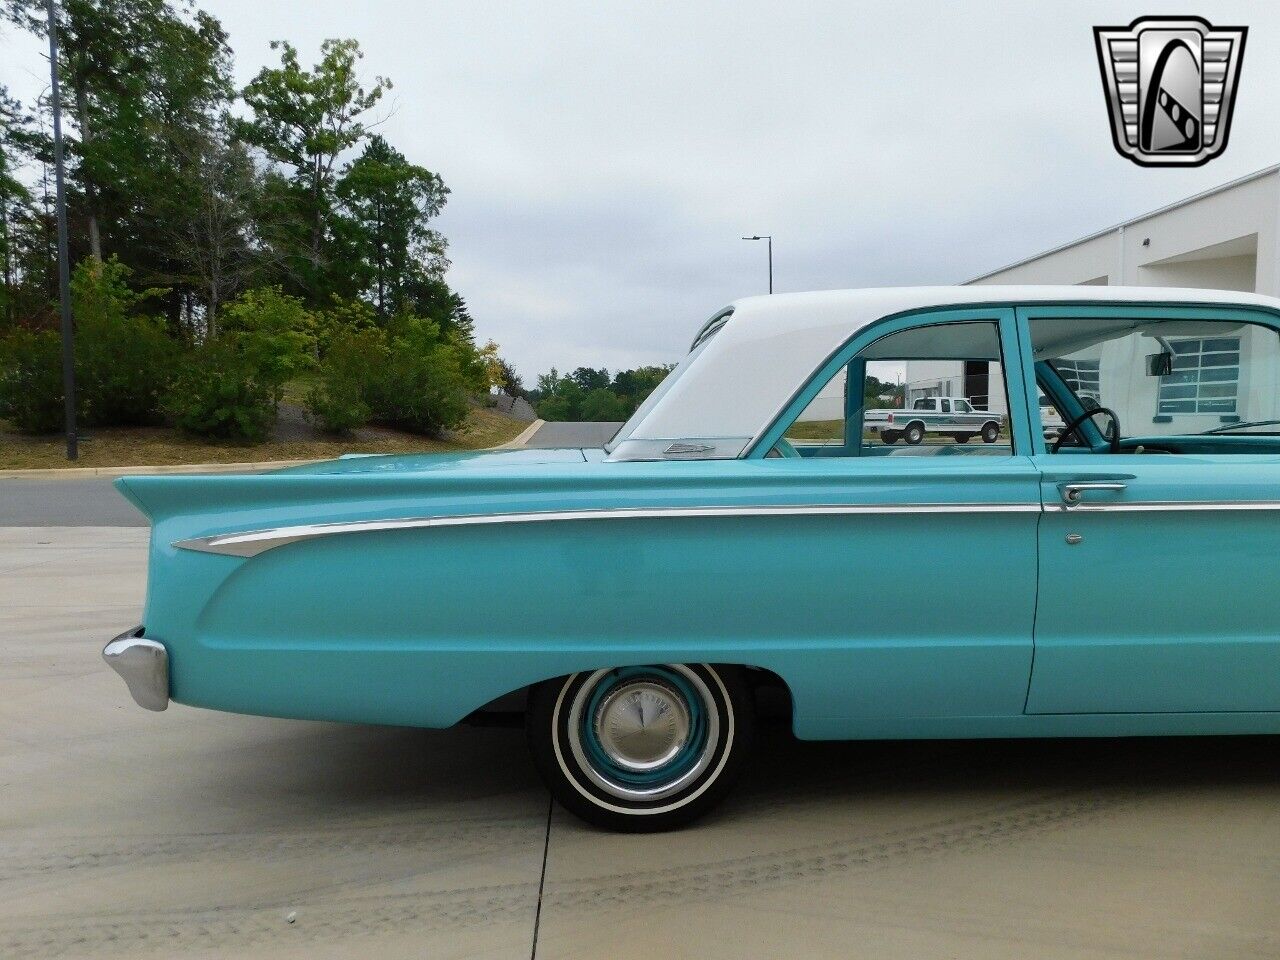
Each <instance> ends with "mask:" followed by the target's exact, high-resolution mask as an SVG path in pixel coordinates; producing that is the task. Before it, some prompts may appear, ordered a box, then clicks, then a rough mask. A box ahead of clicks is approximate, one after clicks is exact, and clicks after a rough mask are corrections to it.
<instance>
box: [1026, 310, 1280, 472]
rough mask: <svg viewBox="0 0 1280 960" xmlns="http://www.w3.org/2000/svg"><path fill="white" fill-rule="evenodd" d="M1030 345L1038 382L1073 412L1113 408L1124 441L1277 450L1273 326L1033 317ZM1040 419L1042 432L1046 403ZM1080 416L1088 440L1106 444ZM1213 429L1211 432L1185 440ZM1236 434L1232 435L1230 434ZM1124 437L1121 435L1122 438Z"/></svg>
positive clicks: (1171, 449)
mask: <svg viewBox="0 0 1280 960" xmlns="http://www.w3.org/2000/svg"><path fill="white" fill-rule="evenodd" d="M1030 326H1031V343H1032V354H1033V356H1034V359H1035V360H1036V363H1037V377H1038V379H1039V380H1040V386H1041V388H1042V389H1044V390H1045V391H1047V392H1048V393H1049V394H1051V395H1053V396H1051V399H1053V397H1057V400H1055V401H1054V403H1055V406H1057V407H1058V408H1059V409H1061V410H1062V411H1063V418H1064V419H1070V417H1071V416H1074V415H1076V414H1078V413H1080V412H1082V411H1084V410H1091V409H1096V408H1097V407H1099V406H1102V407H1106V408H1108V409H1110V410H1113V411H1115V414H1116V416H1117V417H1118V419H1119V425H1120V438H1121V441H1122V448H1124V449H1125V450H1129V451H1132V450H1138V449H1141V450H1144V451H1145V450H1151V451H1153V452H1156V451H1158V452H1161V453H1190V452H1196V453H1205V452H1212V453H1233V452H1250V453H1264V452H1272V451H1270V450H1269V448H1267V447H1266V445H1265V444H1263V445H1262V446H1260V445H1259V439H1260V438H1261V437H1266V436H1272V437H1276V438H1277V441H1276V444H1275V451H1274V452H1280V424H1278V423H1277V421H1280V333H1277V331H1276V330H1275V329H1274V328H1272V327H1268V326H1264V325H1262V324H1258V323H1246V322H1239V321H1232V320H1194V319H1192V320H1185V319H1177V320H1172V319H1162V318H1151V319H1141V318H1138V319H1135V318H1127V317H1115V316H1102V317H1097V318H1079V317H1073V318H1051V317H1036V318H1033V319H1032V320H1031V323H1030ZM1041 412H1042V416H1041V421H1042V425H1043V426H1045V428H1046V431H1045V435H1046V437H1048V436H1049V432H1048V429H1047V428H1048V422H1047V419H1046V418H1047V415H1048V410H1047V408H1046V407H1044V405H1043V404H1042V405H1041ZM1097 422H1098V427H1097V428H1094V427H1091V426H1088V425H1086V427H1085V428H1084V431H1083V432H1084V433H1085V434H1086V437H1087V439H1088V445H1086V446H1079V447H1077V449H1076V451H1075V452H1077V453H1080V452H1091V451H1093V452H1097V451H1100V450H1102V449H1103V446H1102V444H1101V443H1100V430H1101V428H1103V427H1104V426H1106V424H1107V423H1109V422H1110V418H1109V417H1106V416H1105V415H1104V416H1101V417H1099V418H1097ZM1205 436H1212V437H1214V438H1215V439H1214V440H1212V441H1204V440H1198V441H1192V440H1191V439H1190V438H1193V437H1205ZM1232 437H1235V438H1237V439H1236V440H1235V441H1232V440H1231V439H1230V438H1232ZM1125 441H1128V442H1127V443H1126V442H1125Z"/></svg>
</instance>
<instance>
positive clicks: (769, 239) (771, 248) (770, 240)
mask: <svg viewBox="0 0 1280 960" xmlns="http://www.w3.org/2000/svg"><path fill="white" fill-rule="evenodd" d="M742 239H743V240H768V241H769V292H770V293H773V237H772V236H764V237H743V238H742Z"/></svg>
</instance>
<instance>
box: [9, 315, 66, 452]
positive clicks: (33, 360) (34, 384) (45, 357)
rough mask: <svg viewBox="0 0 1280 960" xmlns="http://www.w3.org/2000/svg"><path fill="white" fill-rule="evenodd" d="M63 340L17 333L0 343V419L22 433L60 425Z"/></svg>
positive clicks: (47, 430)
mask: <svg viewBox="0 0 1280 960" xmlns="http://www.w3.org/2000/svg"><path fill="white" fill-rule="evenodd" d="M62 401H63V395H62V338H61V337H59V336H58V334H56V333H54V332H53V331H50V330H40V331H33V330H23V329H18V330H14V331H13V332H12V333H10V334H9V335H8V336H7V337H5V338H4V340H0V417H3V418H5V419H6V420H9V421H10V422H11V423H12V424H13V425H14V426H15V427H16V428H17V429H19V430H21V431H22V432H23V433H53V432H55V431H57V430H60V429H62V425H63V405H62Z"/></svg>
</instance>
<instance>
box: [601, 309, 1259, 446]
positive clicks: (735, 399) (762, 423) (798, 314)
mask: <svg viewBox="0 0 1280 960" xmlns="http://www.w3.org/2000/svg"><path fill="white" fill-rule="evenodd" d="M1037 303H1056V304H1086V303H1095V304H1102V305H1106V304H1123V303H1153V304H1170V305H1173V304H1190V305H1196V304H1202V305H1214V306H1248V307H1262V308H1266V309H1270V310H1280V300H1278V299H1276V298H1274V297H1265V296H1261V295H1259V294H1253V293H1241V292H1237V291H1232V290H1200V289H1188V288H1180V287H1095V286H1034V285H1020V286H996V285H991V286H987V285H978V286H969V287H873V288H868V289H862V290H824V291H817V292H812V293H780V294H773V295H768V296H759V297H746V298H743V299H741V300H736V301H734V302H733V303H732V304H731V309H732V311H733V315H732V317H730V319H729V321H728V322H727V323H725V324H724V326H723V328H722V329H720V331H719V332H718V333H717V334H716V335H715V336H714V337H713V338H712V339H711V340H710V341H708V342H707V344H706V346H705V347H704V348H703V349H702V350H701V351H700V352H698V353H697V355H696V356H693V357H692V359H691V360H689V359H686V363H687V364H688V366H687V368H686V369H685V370H684V371H682V375H681V376H680V377H679V378H678V379H676V380H675V381H674V382H673V383H672V384H671V385H670V387H669V388H668V389H666V390H665V391H661V390H660V391H659V393H658V395H657V396H656V397H655V399H654V402H653V403H646V404H644V405H642V406H641V407H640V409H639V410H637V411H636V415H635V416H633V417H632V419H631V420H630V421H628V422H627V424H626V425H624V426H623V428H622V430H620V431H619V432H618V435H617V437H616V438H615V439H614V441H613V442H612V443H611V444H610V450H611V451H612V455H611V459H667V458H670V457H671V456H672V454H666V453H664V450H665V447H666V446H668V445H670V444H671V443H676V442H682V443H688V444H690V445H691V447H711V448H714V449H711V450H696V449H693V450H690V451H688V455H689V456H691V457H698V458H703V457H723V456H738V455H739V454H740V453H741V452H742V450H744V449H746V448H747V447H748V446H749V445H750V444H751V443H752V442H753V441H754V440H755V439H756V438H757V437H759V436H760V435H761V434H762V433H763V432H764V431H765V430H766V429H768V427H769V426H770V424H772V423H773V421H774V420H775V419H776V418H777V417H778V416H779V414H781V412H782V410H783V409H784V408H785V406H786V405H787V404H788V403H789V402H790V400H791V398H792V397H793V396H794V395H795V393H796V391H798V390H799V389H800V388H801V387H803V386H804V385H805V384H806V383H807V382H808V380H809V378H810V377H811V376H812V375H813V373H814V372H815V371H816V370H817V369H818V367H819V366H820V365H821V364H822V363H823V362H825V361H826V360H827V359H828V358H829V357H830V356H831V355H832V354H833V353H834V352H835V351H836V350H838V349H839V348H840V347H841V346H842V345H844V344H845V343H846V342H847V341H848V340H849V339H850V338H851V337H853V336H854V335H855V334H856V333H857V332H858V331H860V330H862V329H863V328H865V327H867V326H869V325H870V324H872V323H875V322H876V321H877V320H881V319H883V318H885V317H889V316H893V315H895V314H899V313H905V312H908V311H912V310H923V309H929V308H935V307H936V308H942V307H968V306H973V307H981V306H1002V307H1007V306H1010V305H1031V304H1037ZM727 309H729V308H726V311H727ZM726 311H721V312H720V314H717V316H719V315H722V314H724V313H725V312H726ZM734 450H736V451H737V452H732V451H734ZM676 455H677V456H681V455H684V454H681V453H679V452H677V454H676Z"/></svg>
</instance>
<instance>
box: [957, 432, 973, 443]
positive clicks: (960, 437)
mask: <svg viewBox="0 0 1280 960" xmlns="http://www.w3.org/2000/svg"><path fill="white" fill-rule="evenodd" d="M972 436H973V434H971V433H957V434H956V435H955V438H956V443H968V442H969V438H970V437H972Z"/></svg>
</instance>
